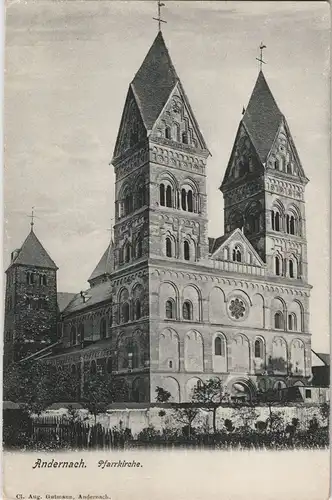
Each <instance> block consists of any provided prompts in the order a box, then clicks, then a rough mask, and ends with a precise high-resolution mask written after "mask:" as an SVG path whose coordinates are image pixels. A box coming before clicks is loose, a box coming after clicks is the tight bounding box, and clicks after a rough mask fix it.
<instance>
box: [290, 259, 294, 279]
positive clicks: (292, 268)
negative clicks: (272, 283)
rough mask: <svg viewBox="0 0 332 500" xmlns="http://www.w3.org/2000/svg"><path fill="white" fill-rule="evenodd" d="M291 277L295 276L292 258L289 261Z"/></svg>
mask: <svg viewBox="0 0 332 500" xmlns="http://www.w3.org/2000/svg"><path fill="white" fill-rule="evenodd" d="M289 277H290V278H294V262H293V261H292V259H290V261H289Z"/></svg>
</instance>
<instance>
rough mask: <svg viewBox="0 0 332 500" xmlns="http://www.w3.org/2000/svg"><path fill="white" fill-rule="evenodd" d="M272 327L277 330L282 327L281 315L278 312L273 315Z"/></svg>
mask: <svg viewBox="0 0 332 500" xmlns="http://www.w3.org/2000/svg"><path fill="white" fill-rule="evenodd" d="M274 327H275V328H276V329H278V330H281V329H282V328H283V327H284V321H283V315H282V313H281V312H280V311H278V312H276V313H275V315H274Z"/></svg>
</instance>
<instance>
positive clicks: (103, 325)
mask: <svg viewBox="0 0 332 500" xmlns="http://www.w3.org/2000/svg"><path fill="white" fill-rule="evenodd" d="M106 332H107V327H106V319H105V318H102V319H101V321H100V338H101V339H105V338H106Z"/></svg>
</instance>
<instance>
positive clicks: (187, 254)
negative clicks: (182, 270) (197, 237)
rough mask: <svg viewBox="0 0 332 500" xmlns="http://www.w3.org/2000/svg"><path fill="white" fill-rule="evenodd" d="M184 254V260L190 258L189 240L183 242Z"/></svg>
mask: <svg viewBox="0 0 332 500" xmlns="http://www.w3.org/2000/svg"><path fill="white" fill-rule="evenodd" d="M183 255H184V260H190V246H189V243H188V241H185V242H184V243H183Z"/></svg>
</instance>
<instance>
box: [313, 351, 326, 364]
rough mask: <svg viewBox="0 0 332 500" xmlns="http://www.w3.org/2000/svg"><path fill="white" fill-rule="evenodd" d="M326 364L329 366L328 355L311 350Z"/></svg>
mask: <svg viewBox="0 0 332 500" xmlns="http://www.w3.org/2000/svg"><path fill="white" fill-rule="evenodd" d="M312 352H313V353H315V354H316V356H317V357H318V358H319V359H320V360H321V361H322V362H323V363H324V365H326V366H330V355H329V354H326V353H324V352H316V351H312Z"/></svg>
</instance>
